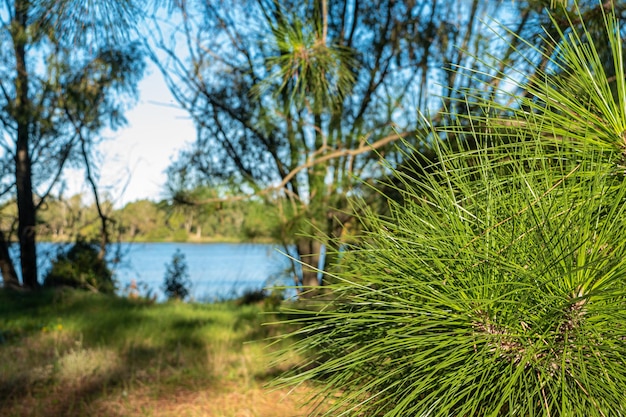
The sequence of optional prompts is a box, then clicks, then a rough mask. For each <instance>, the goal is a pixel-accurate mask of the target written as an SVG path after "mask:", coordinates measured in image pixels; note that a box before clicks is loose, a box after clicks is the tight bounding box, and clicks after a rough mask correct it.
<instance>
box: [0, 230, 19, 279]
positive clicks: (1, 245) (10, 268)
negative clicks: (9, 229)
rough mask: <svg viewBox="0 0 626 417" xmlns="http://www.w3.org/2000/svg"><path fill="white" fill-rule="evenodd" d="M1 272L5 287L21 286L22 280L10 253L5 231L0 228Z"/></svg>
mask: <svg viewBox="0 0 626 417" xmlns="http://www.w3.org/2000/svg"><path fill="white" fill-rule="evenodd" d="M0 273H2V280H3V281H4V287H5V288H19V287H20V281H19V279H18V278H17V273H16V272H15V266H14V265H13V260H12V259H11V255H10V254H9V243H8V242H7V240H6V238H5V236H4V233H3V232H2V231H1V230H0Z"/></svg>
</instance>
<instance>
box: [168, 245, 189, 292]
mask: <svg viewBox="0 0 626 417" xmlns="http://www.w3.org/2000/svg"><path fill="white" fill-rule="evenodd" d="M165 267H166V268H167V269H166V271H165V279H164V281H163V292H164V293H165V296H166V297H167V298H168V299H169V300H179V301H182V300H184V299H185V298H187V296H188V295H189V287H190V285H191V282H190V281H189V272H187V269H188V267H187V262H186V261H185V255H184V254H183V253H182V252H181V251H180V249H176V252H175V253H174V255H172V263H170V264H166V265H165Z"/></svg>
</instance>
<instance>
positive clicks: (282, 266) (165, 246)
mask: <svg viewBox="0 0 626 417" xmlns="http://www.w3.org/2000/svg"><path fill="white" fill-rule="evenodd" d="M57 248H58V245H56V244H52V243H40V244H38V252H39V254H40V258H41V260H42V263H41V266H40V274H41V275H42V276H43V274H44V273H45V271H46V270H47V269H48V268H49V266H50V264H49V262H50V259H51V254H52V253H54V252H55V250H56V249H57ZM177 249H179V250H180V251H181V253H182V254H183V255H184V256H185V261H186V263H187V266H188V269H187V271H188V272H189V279H190V281H191V283H192V286H191V291H190V293H191V296H192V298H193V299H194V300H198V301H214V300H217V299H221V298H233V297H236V296H239V295H241V294H242V293H243V292H244V291H245V290H249V289H260V288H263V287H264V286H271V285H272V284H274V283H277V284H279V285H285V284H287V285H290V284H291V282H286V281H285V278H284V277H285V270H286V269H287V268H289V266H290V262H289V259H288V258H287V257H286V256H284V255H283V254H282V253H281V252H282V251H284V249H283V248H282V247H281V246H277V245H271V244H256V243H207V244H194V243H123V244H121V248H120V253H121V257H120V262H119V263H118V264H114V265H113V269H114V271H115V278H116V279H117V282H118V286H119V288H120V289H121V290H124V288H126V287H127V286H128V285H129V284H130V283H131V281H133V280H134V281H135V282H136V283H137V284H139V285H140V287H141V288H140V289H142V291H141V292H142V293H145V291H146V290H150V291H152V293H153V294H155V295H156V296H157V298H158V299H159V300H163V299H164V295H163V291H162V290H161V286H162V285H163V280H164V276H165V271H166V264H171V262H172V256H173V255H174V253H175V252H176V250H177ZM279 251H281V252H279ZM281 277H282V280H281Z"/></svg>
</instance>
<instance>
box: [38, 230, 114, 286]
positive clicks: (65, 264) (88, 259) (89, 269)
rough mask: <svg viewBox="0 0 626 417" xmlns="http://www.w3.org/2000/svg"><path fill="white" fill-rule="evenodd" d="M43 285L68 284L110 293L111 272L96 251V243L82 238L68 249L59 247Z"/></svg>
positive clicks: (112, 283)
mask: <svg viewBox="0 0 626 417" xmlns="http://www.w3.org/2000/svg"><path fill="white" fill-rule="evenodd" d="M44 286H46V287H58V286H68V287H72V288H81V289H88V290H92V291H98V292H103V293H107V294H112V293H114V292H115V282H114V281H113V274H112V273H111V270H110V269H109V267H108V266H107V264H106V261H105V260H104V259H101V258H100V256H99V253H98V247H97V245H94V244H92V243H88V242H85V241H82V240H79V241H77V242H76V243H74V244H73V245H72V246H71V247H70V248H69V249H68V250H65V249H60V251H59V253H58V254H57V257H56V259H55V260H53V261H52V266H51V267H50V270H49V271H48V272H47V274H46V276H45V278H44Z"/></svg>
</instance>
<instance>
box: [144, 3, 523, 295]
mask: <svg viewBox="0 0 626 417" xmlns="http://www.w3.org/2000/svg"><path fill="white" fill-rule="evenodd" d="M509 7H520V8H522V6H521V5H519V6H509ZM505 8H506V7H505V6H504V2H499V1H496V2H481V1H470V2H467V1H449V2H445V3H441V2H435V1H430V0H421V1H391V0H390V1H381V2H350V1H341V0H329V1H328V0H322V1H307V2H305V3H302V2H292V1H284V2H277V1H266V0H257V1H238V2H234V3H228V4H226V3H224V2H220V1H208V2H185V3H182V4H181V5H179V7H178V10H179V12H180V13H179V16H178V17H176V22H177V26H176V27H175V28H171V29H170V28H168V30H167V31H165V30H162V31H161V32H159V31H158V30H157V29H155V30H154V33H157V34H159V33H160V36H156V37H155V39H153V44H152V47H153V51H154V52H153V59H155V60H156V61H157V62H158V63H159V65H160V66H161V69H162V72H163V74H164V76H165V78H166V80H167V82H168V85H169V87H170V89H171V90H172V92H173V94H174V96H175V97H176V99H177V100H178V102H179V104H180V105H181V106H183V107H184V108H185V109H187V110H188V111H189V113H190V114H191V116H192V117H193V120H194V121H195V123H196V126H197V129H198V137H197V140H196V142H195V147H194V148H193V149H192V150H190V151H188V152H185V153H183V154H181V155H180V164H179V165H180V166H184V167H185V169H191V168H193V169H195V170H196V171H197V172H198V173H200V174H202V175H204V176H205V178H207V179H208V180H210V181H215V182H219V181H228V182H229V183H235V184H237V185H238V186H239V188H240V193H241V194H247V195H251V194H257V195H262V196H263V197H265V198H267V199H268V200H270V201H272V202H273V203H274V204H276V205H278V206H280V212H281V213H282V215H283V221H282V233H281V235H282V236H283V240H284V243H285V244H295V247H296V249H297V255H298V258H299V259H300V260H301V261H303V262H305V263H306V264H308V265H312V267H308V266H306V265H305V267H304V268H302V274H300V275H299V276H297V277H296V285H297V286H299V287H301V288H310V287H315V286H317V285H319V284H320V282H319V278H318V271H317V270H316V267H318V266H319V267H320V269H322V270H328V268H329V266H331V265H332V264H333V263H334V261H335V260H334V259H333V257H332V256H327V257H326V258H325V260H324V261H323V262H321V259H320V255H321V252H322V246H324V245H325V244H328V243H324V242H322V241H321V239H320V237H322V236H331V237H338V236H341V235H342V233H344V226H345V225H346V223H348V222H350V219H351V216H352V213H351V212H350V199H351V198H352V197H353V196H356V195H360V194H363V193H364V192H366V189H367V187H366V186H364V184H368V183H369V184H370V185H371V184H373V183H374V182H375V179H376V178H377V177H379V176H380V175H381V174H382V168H381V166H380V165H378V156H379V155H384V156H385V157H386V158H387V160H388V161H390V162H391V163H393V164H400V163H402V161H403V159H404V156H403V154H402V153H401V152H398V148H397V147H395V146H394V142H396V141H397V140H398V139H400V138H403V139H405V140H409V141H413V138H414V137H415V135H416V132H417V130H418V129H419V127H418V125H419V123H418V121H419V116H418V113H419V112H422V113H424V114H427V113H428V114H431V115H432V118H433V120H437V122H438V123H440V124H446V123H449V121H446V118H447V117H448V114H450V113H446V112H444V111H443V110H444V109H448V110H450V107H449V106H457V105H460V104H461V103H459V102H458V101H456V100H454V99H455V98H456V97H459V95H458V93H457V92H458V91H463V89H464V88H466V87H468V86H469V85H471V84H472V83H474V82H476V80H475V79H472V78H469V77H459V76H458V74H459V72H461V73H462V72H463V71H464V70H463V68H470V67H476V66H478V67H483V68H484V66H485V62H480V61H479V60H478V59H475V58H472V57H471V56H483V57H487V58H485V60H487V61H488V60H489V58H488V57H489V54H490V53H495V52H496V51H495V50H494V44H497V43H499V42H501V40H499V36H503V37H504V38H508V39H510V40H511V44H512V45H516V41H515V40H516V37H515V36H514V35H512V34H510V33H500V34H492V35H491V37H489V35H488V33H487V32H486V31H484V30H481V29H480V27H481V23H480V21H481V19H483V18H486V17H487V16H490V15H497V14H498V13H500V12H502V11H503V10H505ZM522 9H523V10H522V13H521V19H519V20H518V21H517V22H516V30H517V32H522V30H524V29H525V27H526V25H527V24H528V22H529V19H528V16H530V15H531V12H530V11H529V10H528V9H525V8H522ZM170 32H171V36H170V37H166V35H165V33H168V34H169V33H170ZM182 48H186V49H185V53H184V54H183V53H182V52H181V50H182ZM469 52H471V53H472V54H469ZM498 53H499V54H501V56H502V57H503V60H505V61H510V60H512V59H514V58H515V56H516V48H515V46H512V47H511V48H508V49H507V48H504V50H503V51H501V52H498ZM520 65H522V64H520ZM452 68H456V69H457V71H454V72H447V70H449V69H452ZM477 78H482V79H484V78H489V79H490V80H491V82H492V83H491V85H488V84H486V85H488V88H487V90H485V91H484V94H485V95H489V94H492V93H493V91H495V88H496V87H497V85H498V84H499V80H500V79H501V75H500V74H498V73H497V71H493V72H490V73H485V74H482V75H480V76H477ZM437 83H439V86H436V84H437ZM432 94H440V95H443V96H444V102H443V104H440V103H439V102H438V101H437V100H435V99H433V97H432ZM416 146H417V147H418V148H423V147H426V146H428V143H419V144H416ZM354 177H360V178H361V179H362V182H359V181H354V179H353V178H354ZM206 201H207V200H205V202H206ZM209 201H210V200H209ZM195 203H197V204H202V201H195ZM330 242H332V240H331V241H330ZM330 242H329V243H330ZM329 253H332V251H329Z"/></svg>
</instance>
